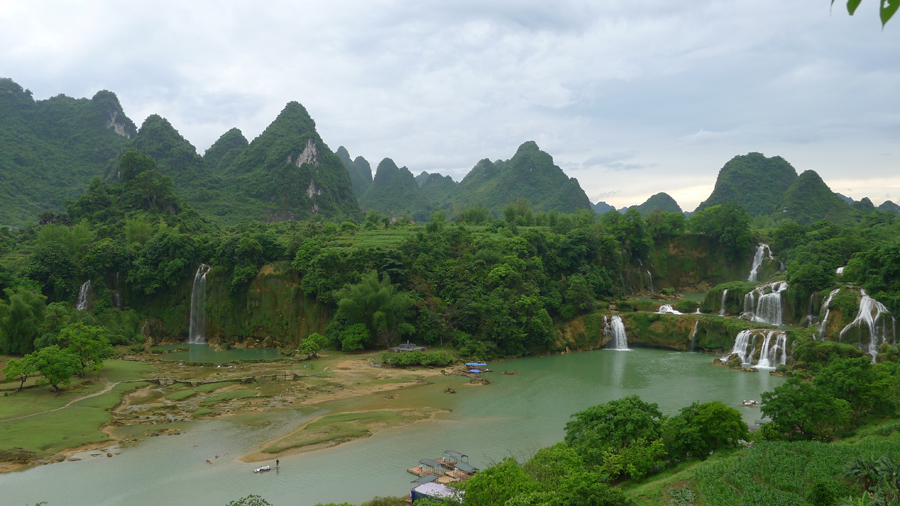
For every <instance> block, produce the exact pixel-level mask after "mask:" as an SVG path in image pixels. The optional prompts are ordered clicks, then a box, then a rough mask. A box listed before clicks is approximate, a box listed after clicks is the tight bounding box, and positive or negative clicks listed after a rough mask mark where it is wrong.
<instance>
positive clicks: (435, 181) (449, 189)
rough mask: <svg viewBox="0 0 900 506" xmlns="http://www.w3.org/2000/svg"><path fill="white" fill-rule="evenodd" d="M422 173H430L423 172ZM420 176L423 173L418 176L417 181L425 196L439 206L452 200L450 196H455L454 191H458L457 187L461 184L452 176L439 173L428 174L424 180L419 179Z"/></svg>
mask: <svg viewBox="0 0 900 506" xmlns="http://www.w3.org/2000/svg"><path fill="white" fill-rule="evenodd" d="M422 174H428V173H427V172H423V173H422ZM420 176H421V174H420V175H419V176H416V181H417V182H418V183H419V187H420V188H422V193H423V194H424V195H425V198H426V199H428V202H430V203H431V204H433V205H434V206H439V205H440V204H441V203H443V202H446V201H448V200H450V197H452V196H453V192H455V191H456V187H457V186H458V185H459V183H457V182H456V181H454V180H453V178H452V177H450V176H442V175H440V174H437V173H435V174H428V177H427V178H426V179H425V180H424V181H419V177H420Z"/></svg>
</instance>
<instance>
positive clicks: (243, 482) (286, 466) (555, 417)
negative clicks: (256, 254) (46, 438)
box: [0, 349, 784, 506]
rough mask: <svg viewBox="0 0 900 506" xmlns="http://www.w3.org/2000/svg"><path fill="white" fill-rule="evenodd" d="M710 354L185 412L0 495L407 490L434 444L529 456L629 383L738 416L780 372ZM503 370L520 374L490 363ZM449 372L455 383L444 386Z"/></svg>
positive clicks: (286, 496) (17, 481) (590, 357)
mask: <svg viewBox="0 0 900 506" xmlns="http://www.w3.org/2000/svg"><path fill="white" fill-rule="evenodd" d="M713 358H714V357H712V356H709V355H702V354H696V353H680V352H671V351H661V350H650V349H635V350H632V351H628V352H617V351H607V350H597V351H591V352H584V353H572V354H568V355H554V356H550V357H543V358H527V359H521V360H512V361H508V362H503V363H499V364H492V365H491V367H492V368H493V369H494V371H495V372H493V373H486V375H485V377H487V378H488V379H489V380H490V381H491V384H490V385H488V386H484V387H475V386H468V385H465V384H464V379H462V378H459V377H448V378H443V377H438V378H436V379H434V380H433V382H432V384H428V385H424V386H417V387H408V388H404V389H401V390H400V391H391V392H390V393H388V394H386V395H385V397H389V396H391V395H393V396H394V398H393V399H391V398H387V399H385V398H378V397H377V396H375V397H374V398H367V399H353V400H346V401H340V402H335V403H333V404H332V405H326V406H315V407H312V406H311V407H305V408H300V409H298V410H291V411H282V412H278V413H274V414H273V415H274V416H273V417H272V421H273V423H272V424H271V425H268V426H265V427H260V426H258V425H256V424H254V425H248V424H249V423H251V422H255V421H257V420H256V419H255V418H251V417H234V418H231V419H222V420H211V421H205V422H195V423H193V424H192V428H191V429H189V430H188V431H187V432H186V433H184V434H182V435H180V436H167V437H156V438H150V439H148V440H147V441H145V442H143V443H141V444H140V445H138V446H136V447H134V448H126V449H123V450H120V451H121V455H118V456H115V457H113V458H107V457H106V456H105V455H104V456H102V457H91V456H90V455H84V456H83V458H84V460H83V461H81V462H65V463H61V464H54V465H49V466H41V467H38V468H34V469H30V470H27V471H23V472H19V473H11V474H6V475H0V494H2V496H3V501H2V502H3V504H11V505H20V504H22V505H30V504H34V503H36V502H38V501H48V506H57V505H72V506H79V505H110V506H111V505H135V506H141V505H158V504H191V505H218V506H224V505H225V504H227V503H228V502H229V501H231V500H234V499H238V498H240V497H243V496H246V495H249V494H259V495H261V496H263V497H264V498H265V499H266V500H267V501H269V502H270V503H272V504H273V505H275V506H286V505H314V504H316V503H321V502H337V503H340V502H344V501H347V502H351V503H355V504H358V503H360V502H362V501H364V500H368V499H371V498H372V497H374V496H385V495H394V496H397V495H404V494H407V493H408V492H409V489H410V481H411V480H412V478H413V476H412V475H410V474H407V473H406V469H407V468H409V467H413V466H414V465H415V464H416V463H417V462H418V460H419V459H422V458H436V457H439V456H440V454H441V452H442V451H444V450H450V449H452V450H457V451H460V452H463V453H466V454H468V455H469V456H470V460H471V462H472V464H474V465H476V466H479V467H484V466H487V465H489V464H490V463H491V462H495V461H499V460H500V459H502V458H503V457H506V456H509V455H514V456H517V457H520V458H527V457H529V456H530V455H532V454H533V453H534V452H535V451H536V450H537V449H538V448H540V447H543V446H547V445H550V444H553V443H555V442H557V441H560V440H562V438H563V436H564V434H565V432H564V427H565V423H566V421H567V420H568V419H569V417H570V415H571V414H572V413H575V412H576V411H579V410H582V409H585V408H587V407H589V406H592V405H595V404H600V403H603V402H607V401H610V400H613V399H617V398H620V397H623V396H627V395H639V396H640V397H641V398H642V399H644V400H645V401H648V402H655V403H657V404H659V407H660V409H661V410H662V411H663V412H664V413H666V414H672V413H675V412H677V411H678V410H679V409H680V408H682V407H684V406H687V405H689V404H690V403H692V402H695V401H699V402H707V401H710V400H720V401H722V402H724V403H725V404H727V405H730V406H734V407H735V408H736V409H738V410H739V411H740V412H741V414H742V415H743V416H744V419H745V420H746V421H747V422H748V423H752V422H753V421H754V420H755V419H759V418H760V417H761V415H760V412H759V409H758V408H752V409H751V408H742V407H739V406H738V405H739V403H740V402H741V400H744V399H759V397H760V393H762V392H764V391H767V390H771V389H772V388H774V387H776V386H778V385H780V384H781V383H782V382H783V381H784V380H783V378H778V377H773V376H769V375H768V374H765V373H757V374H753V373H740V372H736V371H732V370H729V369H727V368H724V367H713V366H710V365H709V363H710V362H711V361H712V359H713ZM504 370H517V371H519V372H520V373H521V374H520V375H518V376H505V375H502V374H500V372H501V371H504ZM448 384H449V385H452V386H453V387H454V388H455V390H456V392H457V393H456V394H455V395H450V394H444V393H442V392H443V390H444V389H445V388H446V387H447V385H448ZM422 403H425V404H427V405H431V406H434V407H442V408H449V409H452V410H453V411H452V412H449V413H445V414H441V415H439V416H438V417H437V418H436V419H435V420H433V421H429V422H422V423H418V424H415V425H411V426H407V427H401V428H398V429H394V430H389V431H386V432H382V433H380V434H376V435H374V436H372V437H370V438H367V439H362V440H357V441H353V442H350V443H345V444H343V445H340V446H338V447H336V448H331V449H327V450H322V451H317V452H311V453H305V454H299V455H294V456H289V457H284V458H282V459H281V469H280V470H278V471H272V472H269V473H261V474H254V473H253V472H252V470H253V468H255V467H257V466H258V465H261V464H247V463H243V462H240V461H238V460H237V459H238V458H239V457H240V456H241V455H244V454H246V453H249V452H251V451H253V450H255V449H256V448H257V447H258V446H259V445H261V444H262V443H264V442H265V441H268V440H271V439H273V438H275V437H278V436H279V435H281V434H283V433H285V432H287V431H289V430H290V429H291V428H293V427H296V426H298V425H300V424H302V423H304V422H305V421H307V420H310V419H311V418H313V417H315V416H319V415H321V414H324V413H325V412H327V411H328V410H334V409H347V408H366V409H380V408H390V407H394V408H397V407H406V406H410V405H416V404H422ZM94 453H96V452H94ZM216 455H218V456H219V458H218V459H217V458H215V456H216ZM207 459H210V460H211V461H212V462H213V463H212V464H207V463H206V460H207Z"/></svg>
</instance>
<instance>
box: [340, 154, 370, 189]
mask: <svg viewBox="0 0 900 506" xmlns="http://www.w3.org/2000/svg"><path fill="white" fill-rule="evenodd" d="M335 154H336V155H337V157H338V158H340V159H341V162H342V163H343V164H344V168H345V169H347V174H348V175H349V176H350V182H351V183H353V193H354V194H356V199H357V200H359V198H360V197H362V196H363V194H364V193H366V190H368V189H369V186H371V185H372V166H371V165H370V164H369V161H368V160H366V159H365V158H363V157H361V156H357V157H356V158H355V159H353V160H351V159H350V153H349V152H348V151H347V148H345V147H344V146H338V149H337V151H335Z"/></svg>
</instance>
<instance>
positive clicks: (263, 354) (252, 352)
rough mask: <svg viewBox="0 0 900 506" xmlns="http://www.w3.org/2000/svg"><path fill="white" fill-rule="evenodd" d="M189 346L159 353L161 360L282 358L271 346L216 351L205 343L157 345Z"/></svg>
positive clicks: (224, 361)
mask: <svg viewBox="0 0 900 506" xmlns="http://www.w3.org/2000/svg"><path fill="white" fill-rule="evenodd" d="M184 347H188V348H190V351H178V352H175V353H164V354H161V355H159V358H160V359H162V360H177V361H184V362H212V363H213V364H225V363H228V362H232V361H235V360H274V359H276V358H284V357H282V356H281V355H279V354H278V350H276V349H272V348H232V349H230V350H222V351H216V349H215V348H214V347H212V346H207V345H205V344H179V345H166V346H159V348H162V349H164V350H175V349H178V348H184Z"/></svg>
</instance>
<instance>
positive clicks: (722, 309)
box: [719, 288, 728, 316]
mask: <svg viewBox="0 0 900 506" xmlns="http://www.w3.org/2000/svg"><path fill="white" fill-rule="evenodd" d="M727 295H728V289H727V288H726V289H725V290H723V291H722V303H721V304H720V305H719V316H725V297H726V296H727Z"/></svg>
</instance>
